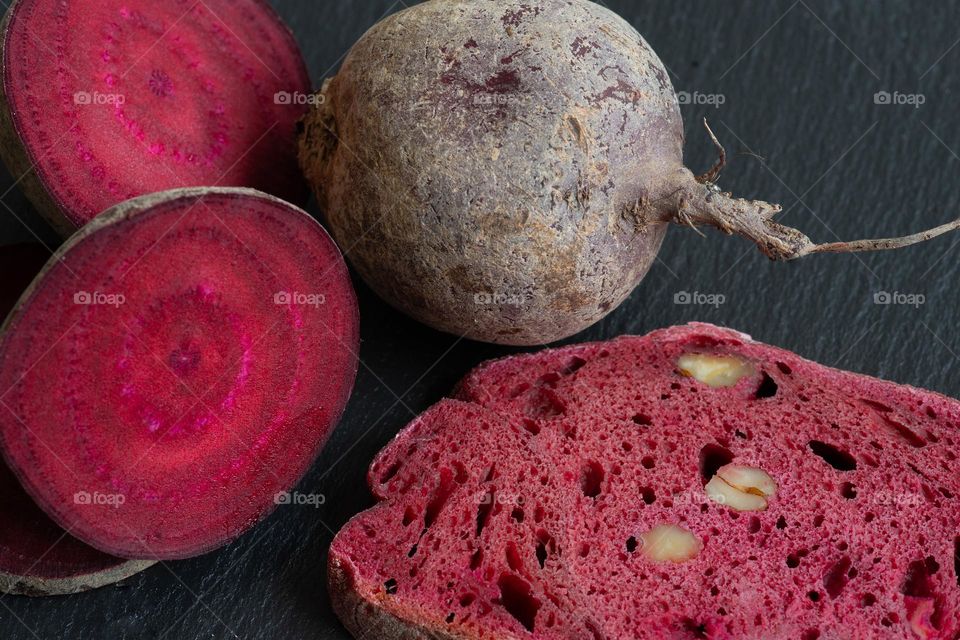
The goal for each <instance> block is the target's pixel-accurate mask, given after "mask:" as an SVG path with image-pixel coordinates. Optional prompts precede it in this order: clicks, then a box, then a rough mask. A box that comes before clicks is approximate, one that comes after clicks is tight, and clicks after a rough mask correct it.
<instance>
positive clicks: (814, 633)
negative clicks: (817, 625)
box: [800, 629, 820, 640]
mask: <svg viewBox="0 0 960 640" xmlns="http://www.w3.org/2000/svg"><path fill="white" fill-rule="evenodd" d="M819 638H820V629H807V630H806V631H804V632H803V635H802V636H801V638H800V640H819Z"/></svg>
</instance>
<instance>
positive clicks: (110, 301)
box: [73, 291, 127, 308]
mask: <svg viewBox="0 0 960 640" xmlns="http://www.w3.org/2000/svg"><path fill="white" fill-rule="evenodd" d="M126 302H127V298H126V296H124V295H123V294H122V293H101V292H100V291H94V292H92V293H91V292H90V291H77V292H76V293H74V294H73V304H78V305H82V306H104V307H114V308H116V307H119V306H120V305H122V304H125V303H126Z"/></svg>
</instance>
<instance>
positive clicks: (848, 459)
mask: <svg viewBox="0 0 960 640" xmlns="http://www.w3.org/2000/svg"><path fill="white" fill-rule="evenodd" d="M807 445H808V446H809V447H810V450H811V451H813V453H815V454H816V455H817V456H819V457H820V458H822V459H823V461H824V462H826V463H827V464H828V465H830V466H831V467H833V468H834V469H836V470H837V471H855V470H856V468H857V460H856V459H855V458H854V457H853V456H852V455H850V454H849V453H847V452H846V451H844V450H843V449H840V448H839V447H836V446H834V445H832V444H829V443H827V442H821V441H820V440H811V441H810V442H808V443H807Z"/></svg>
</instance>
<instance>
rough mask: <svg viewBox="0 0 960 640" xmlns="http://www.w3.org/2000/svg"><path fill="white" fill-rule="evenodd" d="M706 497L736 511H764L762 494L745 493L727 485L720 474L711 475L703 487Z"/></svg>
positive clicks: (765, 505) (765, 502)
mask: <svg viewBox="0 0 960 640" xmlns="http://www.w3.org/2000/svg"><path fill="white" fill-rule="evenodd" d="M704 491H706V493H707V497H708V498H710V499H711V500H713V501H714V502H716V503H717V504H722V505H724V506H725V507H730V508H731V509H735V510H737V511H765V510H766V508H767V499H766V498H764V497H763V496H758V495H754V494H752V493H746V492H744V491H740V490H739V489H735V488H733V487H731V486H730V485H728V484H727V483H726V482H724V481H723V479H721V478H720V476H713V478H711V479H710V482H708V483H707V486H706V487H704Z"/></svg>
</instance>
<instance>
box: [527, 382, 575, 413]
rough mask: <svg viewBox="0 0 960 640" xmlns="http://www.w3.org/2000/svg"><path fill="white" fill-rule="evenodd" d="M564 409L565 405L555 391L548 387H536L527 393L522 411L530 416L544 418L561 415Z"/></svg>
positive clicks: (565, 408)
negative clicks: (525, 404) (524, 407)
mask: <svg viewBox="0 0 960 640" xmlns="http://www.w3.org/2000/svg"><path fill="white" fill-rule="evenodd" d="M566 410H567V406H566V405H565V404H564V402H563V401H562V400H561V399H560V398H559V397H558V396H557V394H556V393H554V392H553V391H551V390H550V389H544V388H542V387H538V388H537V389H536V390H534V391H532V392H531V393H530V394H529V397H528V398H527V406H526V410H525V411H524V413H526V414H527V415H528V416H530V417H531V418H538V419H545V420H546V419H550V418H555V417H557V416H559V415H563V413H564V412H565V411H566Z"/></svg>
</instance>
